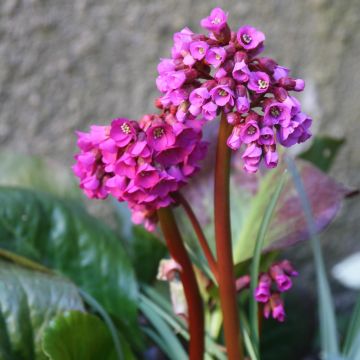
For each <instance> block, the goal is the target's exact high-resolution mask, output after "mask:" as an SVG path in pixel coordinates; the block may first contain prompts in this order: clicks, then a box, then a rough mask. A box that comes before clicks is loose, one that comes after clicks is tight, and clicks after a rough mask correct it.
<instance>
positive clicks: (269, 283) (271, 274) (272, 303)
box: [254, 260, 298, 322]
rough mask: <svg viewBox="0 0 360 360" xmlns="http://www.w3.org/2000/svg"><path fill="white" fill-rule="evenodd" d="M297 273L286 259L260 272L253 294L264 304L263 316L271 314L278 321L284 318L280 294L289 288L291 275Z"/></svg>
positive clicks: (266, 316) (267, 316)
mask: <svg viewBox="0 0 360 360" xmlns="http://www.w3.org/2000/svg"><path fill="white" fill-rule="evenodd" d="M297 275H298V272H297V271H295V269H294V268H293V266H292V265H291V263H290V261H288V260H283V261H281V262H279V263H276V264H273V265H272V266H271V267H270V269H269V271H268V272H266V273H262V274H260V276H259V283H258V286H257V288H256V289H255V294H254V296H255V299H256V301H258V302H260V303H263V304H264V316H265V318H269V317H270V315H272V317H273V318H274V319H276V320H278V321H280V322H282V321H284V320H285V309H284V302H283V299H282V298H281V295H280V294H281V293H284V292H286V291H288V290H290V288H291V287H292V281H291V277H294V276H297Z"/></svg>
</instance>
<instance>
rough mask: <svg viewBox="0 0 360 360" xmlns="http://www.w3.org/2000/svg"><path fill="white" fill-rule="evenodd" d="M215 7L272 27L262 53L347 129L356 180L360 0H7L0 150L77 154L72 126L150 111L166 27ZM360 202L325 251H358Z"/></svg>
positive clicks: (235, 21)
mask: <svg viewBox="0 0 360 360" xmlns="http://www.w3.org/2000/svg"><path fill="white" fill-rule="evenodd" d="M214 6H222V7H223V8H224V9H227V10H228V11H230V12H231V20H230V23H231V25H233V26H239V25H240V24H245V23H249V24H252V25H254V26H256V27H259V28H260V29H261V30H262V31H264V32H265V33H266V35H267V41H266V45H267V50H266V54H267V55H272V56H274V57H275V59H277V60H278V61H279V63H280V64H283V65H285V66H289V67H290V68H292V69H293V74H294V76H298V77H302V78H305V80H306V81H307V88H306V91H305V93H304V95H303V102H304V105H305V110H306V112H308V113H310V114H312V115H313V117H314V119H315V124H316V125H315V127H316V129H317V130H316V131H317V132H319V133H323V134H331V135H334V136H339V137H340V136H341V137H342V136H345V137H346V138H347V145H346V146H345V147H344V148H343V149H342V151H341V154H340V155H339V157H338V159H337V162H336V164H335V167H334V169H333V171H332V175H333V176H334V177H335V178H337V179H338V180H340V181H343V182H345V183H347V184H349V185H352V186H355V187H360V156H359V155H360V142H358V138H359V136H360V124H359V114H360V101H359V96H360V71H359V61H360V31H359V29H360V1H359V0H346V1H340V0H302V1H299V0H266V1H261V0H251V1H250V0H248V1H247V0H236V1H230V0H228V1H218V2H214V1H191V0H181V1H179V0H155V1H147V0H131V1H130V0H102V1H96V0H1V1H0V151H5V150H7V151H17V152H19V151H20V152H25V153H32V154H41V155H47V156H49V157H51V158H53V159H56V160H58V161H60V162H62V163H64V164H66V165H70V163H71V162H72V155H73V152H74V149H75V146H74V143H75V138H74V136H73V132H74V130H75V129H86V128H87V127H88V125H89V124H90V123H94V122H98V123H102V122H103V123H106V122H108V121H109V120H110V119H111V118H113V117H115V116H119V115H123V116H129V117H134V118H138V117H139V116H140V115H141V114H142V113H144V112H151V111H152V109H153V106H152V104H153V100H154V99H155V97H156V95H157V91H156V89H155V85H154V79H155V76H156V64H157V62H158V60H159V58H160V57H166V56H168V53H169V50H170V46H171V42H172V37H171V34H172V33H173V32H175V31H178V30H180V29H181V28H182V27H184V26H186V25H189V26H190V27H191V28H193V29H194V30H199V25H198V23H199V20H200V19H201V18H203V17H204V16H206V15H207V14H208V13H209V10H210V9H211V8H212V7H214ZM359 213H360V203H359V200H357V199H354V200H351V201H349V202H348V204H347V206H346V208H345V209H344V211H343V214H342V215H341V216H340V217H339V219H338V220H337V221H336V223H335V224H334V225H332V227H331V229H330V230H329V231H328V232H327V233H326V234H325V237H327V238H330V239H329V241H327V249H328V250H329V251H328V254H329V255H331V254H336V256H335V257H336V258H341V257H343V256H345V255H346V254H348V253H349V252H351V251H354V250H360V245H359V235H358V234H359V232H360V221H359V220H360V216H359Z"/></svg>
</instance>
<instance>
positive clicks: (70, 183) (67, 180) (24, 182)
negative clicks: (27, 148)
mask: <svg viewBox="0 0 360 360" xmlns="http://www.w3.org/2000/svg"><path fill="white" fill-rule="evenodd" d="M0 185H3V186H4V185H8V186H21V187H25V188H30V189H38V190H41V191H46V192H50V193H53V194H56V195H59V196H65V197H71V198H80V191H79V188H78V185H77V183H76V180H75V177H74V176H73V174H72V173H71V169H70V168H66V167H64V166H62V165H60V164H59V163H57V162H55V161H54V160H50V159H47V158H44V157H37V156H29V155H24V154H10V153H2V154H0Z"/></svg>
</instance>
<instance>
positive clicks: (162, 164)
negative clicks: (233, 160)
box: [73, 113, 207, 231]
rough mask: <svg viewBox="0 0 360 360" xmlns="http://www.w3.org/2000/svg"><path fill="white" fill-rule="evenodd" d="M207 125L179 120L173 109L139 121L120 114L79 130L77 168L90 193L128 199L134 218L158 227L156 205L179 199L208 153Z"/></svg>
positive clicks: (91, 195) (95, 195)
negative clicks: (105, 122) (103, 123)
mask: <svg viewBox="0 0 360 360" xmlns="http://www.w3.org/2000/svg"><path fill="white" fill-rule="evenodd" d="M201 138H202V133H201V124H200V123H198V122H197V123H196V124H194V123H192V122H191V121H190V120H188V121H184V122H181V123H180V122H178V121H177V120H176V119H175V116H174V115H173V114H171V113H167V114H165V113H164V114H163V115H145V116H143V117H142V119H140V121H139V122H137V121H133V120H128V119H116V120H114V121H113V122H112V123H111V125H110V126H92V127H91V131H90V133H82V132H78V147H79V148H80V153H79V154H77V155H76V156H75V159H76V163H75V165H74V166H73V171H74V173H75V175H76V176H78V177H79V178H80V187H81V188H82V189H83V191H84V192H85V194H86V195H87V196H88V197H90V198H99V199H104V198H106V197H107V196H108V195H112V196H113V197H115V198H116V199H117V200H118V201H126V202H127V203H128V205H129V208H130V210H131V211H132V220H133V222H134V223H136V224H139V223H144V225H145V227H146V228H147V229H148V230H149V231H151V230H154V228H155V224H156V221H157V217H156V210H157V209H159V208H161V207H166V206H168V205H169V204H171V203H172V202H173V201H174V200H173V198H172V194H173V193H174V192H176V191H178V190H179V189H180V188H181V187H182V186H183V185H184V184H186V183H187V182H188V180H189V178H190V176H192V175H193V174H194V172H195V171H196V170H197V169H198V168H199V161H200V160H202V159H203V158H204V157H205V155H206V150H207V143H206V142H204V141H201Z"/></svg>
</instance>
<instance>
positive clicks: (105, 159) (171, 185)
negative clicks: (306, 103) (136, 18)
mask: <svg viewBox="0 0 360 360" xmlns="http://www.w3.org/2000/svg"><path fill="white" fill-rule="evenodd" d="M227 21H228V13H226V12H225V11H223V10H222V9H220V8H215V9H213V10H212V11H211V13H210V15H209V16H208V17H206V18H204V19H202V20H201V26H202V28H204V29H205V33H195V32H193V31H192V30H190V29H189V28H187V27H186V28H184V29H183V30H181V31H180V32H177V33H175V34H174V38H173V39H174V43H173V47H172V49H171V56H170V57H169V58H163V59H161V60H160V63H159V65H158V67H157V70H158V77H157V78H156V86H157V88H158V90H159V91H160V93H161V95H160V96H159V97H158V98H157V99H156V101H155V106H156V108H157V110H156V111H155V112H154V113H151V114H145V115H142V116H139V119H138V121H136V120H132V119H127V118H117V119H115V120H113V121H112V122H111V124H109V125H107V126H98V125H94V126H92V127H91V130H90V132H88V133H84V132H78V133H77V134H78V146H79V148H80V152H79V153H78V154H77V155H76V157H75V158H76V164H75V165H74V166H73V171H74V173H75V175H76V176H77V177H78V178H79V179H80V187H81V189H83V191H84V193H85V194H86V195H87V196H88V197H89V198H97V199H105V198H106V197H108V196H111V197H113V198H115V199H116V200H117V201H119V202H126V203H127V204H128V206H129V209H130V210H131V213H132V221H133V222H134V223H135V224H143V225H144V226H145V228H146V229H147V230H148V231H154V230H155V229H156V227H157V224H158V222H160V225H161V229H162V232H163V236H164V238H165V240H166V244H167V247H168V250H169V253H170V255H171V257H172V260H171V263H170V265H166V264H165V265H164V263H163V264H162V266H161V275H160V277H161V278H163V279H166V280H168V281H170V282H171V281H173V280H174V279H175V280H176V281H177V282H178V280H179V279H180V280H181V284H182V289H183V291H184V294H185V299H186V304H185V305H186V307H185V308H184V309H182V310H181V314H182V316H183V317H184V318H185V319H186V321H187V322H188V326H189V333H190V344H189V356H190V359H193V360H199V359H202V358H203V357H204V305H203V297H202V295H201V292H200V290H199V281H200V279H199V278H200V277H201V276H200V275H199V269H198V268H197V267H196V266H194V264H193V263H192V261H191V260H190V256H189V254H188V251H187V249H186V247H185V244H184V242H183V236H182V229H181V228H180V227H179V226H178V224H177V219H176V218H175V216H174V214H173V208H174V207H176V206H178V205H180V206H182V207H183V208H184V209H185V213H186V214H187V215H188V217H189V219H190V221H191V223H192V225H193V227H194V230H195V233H196V234H197V237H198V242H199V245H200V246H201V248H202V250H203V253H204V256H205V257H206V260H207V262H208V266H209V268H210V270H211V273H212V280H213V284H214V285H215V287H218V289H219V297H220V303H221V309H222V318H223V330H224V332H223V334H224V341H225V347H226V352H227V356H228V358H229V359H231V360H239V359H244V350H243V339H242V336H241V334H242V331H241V327H243V326H245V325H244V324H243V322H240V321H239V304H238V297H239V294H242V293H243V292H244V291H245V289H246V288H248V287H249V286H250V283H251V282H252V283H253V284H255V287H254V286H252V287H251V289H252V290H253V293H251V294H250V295H249V296H250V297H252V299H253V301H255V300H256V301H257V302H258V303H259V304H260V306H259V321H260V322H261V317H265V318H269V317H272V318H273V319H276V320H277V321H279V322H283V321H285V319H286V314H285V309H284V300H283V295H282V294H283V293H284V292H287V291H288V290H290V288H291V287H292V281H293V278H294V277H296V276H297V275H298V272H297V271H296V270H295V269H294V267H293V265H292V264H291V263H290V262H289V261H288V260H284V259H282V260H279V261H276V262H274V263H270V264H268V266H267V268H265V269H263V270H262V271H261V272H259V273H258V274H257V276H256V278H255V279H254V278H253V279H251V277H250V276H249V274H243V276H241V277H238V278H236V277H235V273H234V264H233V253H232V240H231V222H230V200H229V198H230V193H229V176H230V170H231V155H232V153H234V152H239V153H240V155H237V157H238V156H240V157H241V158H242V163H243V165H242V167H243V171H244V172H247V173H250V174H254V173H256V172H258V171H259V169H260V170H262V169H264V170H265V169H272V168H275V167H277V166H278V163H279V161H280V156H279V148H280V147H281V146H283V147H291V146H293V145H296V144H299V143H303V142H305V141H306V140H308V139H309V138H310V137H311V132H310V126H311V122H312V120H311V118H310V117H309V116H308V115H306V114H305V113H304V112H302V110H301V104H300V102H299V100H298V99H297V98H296V97H294V95H293V94H294V92H299V91H302V90H303V89H304V86H305V83H304V81H303V80H302V79H297V78H294V77H291V76H290V70H289V69H288V68H286V67H284V66H281V65H279V64H278V63H277V62H276V61H275V60H273V59H272V58H269V57H264V56H261V53H262V52H263V50H264V42H265V35H264V33H263V32H261V31H260V30H258V29H256V28H254V27H252V26H250V25H241V26H240V27H238V28H235V29H234V31H233V30H231V29H230V27H229V25H228V22H227ZM218 118H220V119H219V122H220V124H219V126H218V135H217V145H216V151H215V158H214V159H213V161H212V163H213V165H214V189H213V190H214V193H213V198H214V206H213V211H214V229H215V235H214V237H215V243H216V254H214V253H213V251H212V249H211V248H210V246H209V243H208V241H207V239H206V238H205V235H204V231H203V229H202V228H201V225H200V222H199V221H198V219H197V217H196V215H195V213H194V211H193V209H192V208H191V206H190V204H189V202H191V199H189V202H188V200H187V199H186V198H185V195H184V192H182V193H181V192H180V191H181V190H182V189H183V188H184V187H186V186H188V184H189V182H190V181H191V179H192V178H196V176H197V172H198V171H199V170H200V169H201V167H202V160H204V159H205V158H206V157H207V155H208V154H209V155H208V156H210V154H212V153H211V152H209V151H208V150H209V148H210V147H211V145H212V144H211V142H209V141H206V140H205V137H204V136H203V134H204V129H205V128H206V126H207V125H208V123H210V122H216V121H217V119H218ZM269 171H271V170H269ZM253 177H254V181H256V180H255V177H256V175H253ZM195 191H196V189H195ZM250 240H252V241H253V242H255V240H256V239H249V241H250ZM167 266H168V267H167ZM164 269H165V270H164ZM194 269H195V271H194ZM195 272H197V275H198V276H195ZM202 276H203V277H205V274H202ZM179 296H180V295H179ZM175 302H176V299H175ZM240 310H241V309H240ZM242 310H244V309H242ZM248 352H249V350H248Z"/></svg>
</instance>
